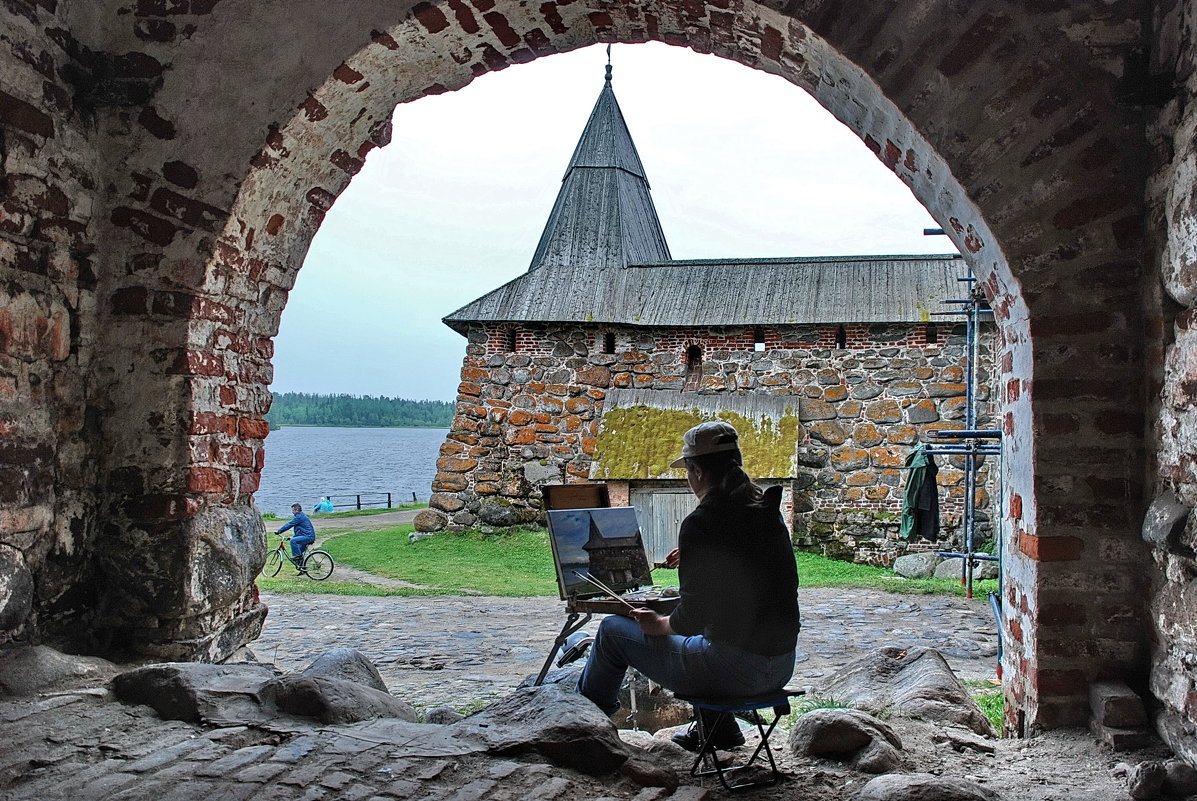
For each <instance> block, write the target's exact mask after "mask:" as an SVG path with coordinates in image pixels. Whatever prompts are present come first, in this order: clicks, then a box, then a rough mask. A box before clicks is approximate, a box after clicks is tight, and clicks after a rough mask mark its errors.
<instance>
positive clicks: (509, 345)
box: [503, 326, 515, 353]
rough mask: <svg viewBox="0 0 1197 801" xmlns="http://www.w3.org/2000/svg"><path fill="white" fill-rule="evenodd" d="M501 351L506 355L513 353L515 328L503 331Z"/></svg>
mask: <svg viewBox="0 0 1197 801" xmlns="http://www.w3.org/2000/svg"><path fill="white" fill-rule="evenodd" d="M503 350H505V351H507V352H508V353H515V328H514V326H513V327H511V328H505V329H503Z"/></svg>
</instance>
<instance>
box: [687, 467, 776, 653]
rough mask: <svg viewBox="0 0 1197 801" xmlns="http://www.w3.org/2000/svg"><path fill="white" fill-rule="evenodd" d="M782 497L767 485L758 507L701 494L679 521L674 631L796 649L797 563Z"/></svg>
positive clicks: (753, 648)
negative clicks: (781, 507)
mask: <svg viewBox="0 0 1197 801" xmlns="http://www.w3.org/2000/svg"><path fill="white" fill-rule="evenodd" d="M780 502H781V488H780V487H770V488H769V490H767V491H766V494H765V499H764V501H763V502H762V503H761V505H759V506H744V505H737V504H730V503H727V502H725V501H719V500H704V501H703V502H702V503H701V504H699V506H698V508H697V509H695V510H694V511H693V512H691V513H690V514H689V515H688V516H687V517H686V519H685V520H683V521H682V529H681V534H680V536H679V537H678V550H679V553H680V555H681V563H680V565H679V566H678V578H679V583H680V585H681V586H680V590H681V601H680V603H679V604H678V605H677V607H676V608H675V609H674V610H673V613H672V614H671V615H670V616H669V625H670V627H671V628H672V629H673V630H674V631H675V632H676V633H678V634H681V635H683V636H693V635H695V634H702V635H705V636H706V638H707V639H709V640H711V641H712V642H716V643H719V642H724V643H730V644H732V645H735V646H737V647H739V648H742V649H744V650H746V651H750V652H752V653H755V654H760V655H762V656H775V655H777V654H783V653H786V652H787V651H792V650H793V649H794V645H795V644H796V642H797V639H798V629H799V621H798V568H797V565H796V564H795V562H794V549H793V546H792V545H791V543H790V533H789V531H788V530H787V529H786V526H785V522H784V521H783V520H782V517H781V512H780V511H779V505H780Z"/></svg>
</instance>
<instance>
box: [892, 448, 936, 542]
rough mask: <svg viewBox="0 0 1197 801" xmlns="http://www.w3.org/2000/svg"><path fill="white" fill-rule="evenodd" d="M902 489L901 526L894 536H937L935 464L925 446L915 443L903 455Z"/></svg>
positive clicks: (928, 538) (907, 538)
mask: <svg viewBox="0 0 1197 801" xmlns="http://www.w3.org/2000/svg"><path fill="white" fill-rule="evenodd" d="M906 468H907V470H908V471H909V472H908V473H907V475H906V492H905V493H904V495H903V496H902V527H901V528H900V529H899V531H898V536H900V537H901V538H902V539H904V540H908V541H909V540H913V539H915V538H916V537H921V538H922V539H925V540H931V541H932V542H934V541H936V540H938V539H939V487H938V486H937V482H936V477H937V476H938V475H939V467H938V466H936V464H935V457H934V456H932V455H931V454H930V453H928V452H927V446H926V445H925V444H924V445H919V446H918V447H917V448H915V449H914V450H913V451H911V452H910V455H909V456H907V457H906Z"/></svg>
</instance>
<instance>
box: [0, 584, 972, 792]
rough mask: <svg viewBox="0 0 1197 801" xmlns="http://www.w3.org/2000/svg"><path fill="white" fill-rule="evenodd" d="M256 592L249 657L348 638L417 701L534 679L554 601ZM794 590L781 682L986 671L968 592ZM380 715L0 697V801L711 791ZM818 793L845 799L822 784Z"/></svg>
mask: <svg viewBox="0 0 1197 801" xmlns="http://www.w3.org/2000/svg"><path fill="white" fill-rule="evenodd" d="M266 600H267V602H268V603H269V604H270V605H271V613H270V616H269V617H268V623H267V627H266V631H265V633H264V635H263V637H262V638H261V639H260V640H259V641H258V642H257V643H255V645H254V649H255V651H256V652H257V654H258V656H259V658H261V659H262V660H263V661H274V662H275V663H276V664H277V665H278V666H279V667H280V668H281V669H283V670H295V669H301V668H303V667H306V666H307V664H308V663H309V662H310V661H311V660H312V659H314V658H315V657H316V656H318V655H319V654H321V653H323V652H324V651H325V650H327V649H328V648H332V647H336V646H351V647H354V648H357V649H359V650H361V651H363V652H364V653H365V654H367V655H368V656H369V657H370V658H371V659H373V660H374V661H375V662H376V663H377V664H378V666H379V669H380V670H381V672H382V674H383V676H384V678H385V679H386V681H387V683H388V685H389V686H390V688H391V691H392V693H393V694H394V695H396V696H398V697H400V698H403V699H404V700H407V701H409V702H411V703H414V704H416V705H418V706H424V707H427V706H430V705H436V704H442V703H448V704H451V705H455V706H462V705H468V704H469V703H470V702H471V701H475V702H476V701H480V700H486V699H489V698H493V697H497V696H501V695H505V694H506V693H507V692H508V691H509V690H510V689H511V688H512V687H513V686H514V685H515V684H516V683H518V682H519V681H520V680H521V679H523V678H524V677H525V676H527V675H528V674H531V673H535V672H536V670H537V669H538V668H539V666H540V664H541V662H542V660H543V658H544V655H545V653H546V652H547V650H548V648H549V645H550V643H551V641H552V638H553V636H554V634H555V632H556V630H557V629H558V628H559V627H560V624H561V622H562V620H563V609H562V606H561V604H560V602H558V601H556V600H555V599H548V598H544V599H496V598H457V597H423V598H349V597H343V596H315V595H312V596H306V595H287V596H266ZM801 600H802V603H803V632H802V636H801V638H800V653H799V656H798V665H797V671H796V673H795V684H798V685H801V684H806V683H814V682H817V680H818V679H819V678H821V677H822V676H824V675H825V674H826V673H827V672H828V671H830V670H833V669H834V668H835V667H836V666H838V665H840V664H843V663H844V662H847V661H849V660H851V659H853V658H855V657H856V656H858V655H860V654H861V653H863V652H864V651H866V650H868V649H871V648H874V647H878V646H881V645H886V644H901V645H903V646H907V647H912V646H915V645H929V646H933V647H936V648H939V649H940V650H942V651H943V652H944V653H945V654H947V655H948V657H949V661H951V663H952V665H953V667H954V668H955V669H956V671H957V673H958V674H959V675H960V676H961V677H962V678H985V677H988V676H991V675H992V674H993V666H994V651H995V648H994V626H993V622H992V620H991V618H990V617H989V611H988V608H987V607H986V605H985V604H984V603H982V602H980V601H973V602H966V601H964V600H963V599H956V598H942V597H935V596H898V595H889V594H885V593H880V592H869V591H860V590H852V591H850V592H845V591H838V590H818V589H816V590H811V589H804V590H802V594H801ZM395 726H417V727H418V728H424V727H419V726H418V724H396V723H394V722H388V721H375V722H373V723H365V724H357V725H355V726H341V727H319V728H318V727H311V728H309V727H305V726H297V727H295V728H282V729H271V728H270V727H266V728H262V727H244V726H233V727H225V728H216V729H212V728H211V727H204V726H200V725H198V724H191V723H183V722H179V721H162V720H160V719H159V718H158V717H157V716H156V715H155V714H154V713H153V712H152V711H151V710H149V709H148V708H145V707H129V706H124V705H122V704H119V703H115V702H113V701H112V700H111V697H110V696H109V695H108V693H107V692H106V691H105V690H104V689H102V688H97V689H94V690H84V691H74V692H66V693H61V694H53V695H49V696H45V697H41V698H37V699H31V700H15V701H14V700H8V701H0V801H43V800H46V801H52V800H54V799H71V800H72V801H89V800H90V799H97V801H98V800H99V799H113V801H126V800H127V801H142V800H143V799H144V800H146V801H150V800H151V799H152V801H176V799H201V798H202V799H212V800H213V801H242V799H249V798H253V799H255V801H270V800H271V799H280V801H284V800H285V801H321V800H322V799H348V801H395V799H404V800H406V799H411V801H508V800H509V799H510V800H511V801H515V800H516V799H521V800H523V799H527V800H528V801H580V800H581V799H615V798H620V799H630V801H702V800H703V799H704V798H710V799H716V798H720V799H722V798H726V797H728V796H727V795H726V793H724V792H723V791H721V790H717V789H713V788H712V787H711V786H710V784H709V783H708V785H707V787H706V788H703V787H699V786H694V785H692V784H688V783H687V784H683V785H682V786H681V787H678V788H677V789H676V790H673V791H669V790H663V789H659V788H641V787H639V786H638V785H636V784H634V783H632V782H630V781H629V780H627V779H623V778H619V777H604V778H602V779H593V778H590V777H588V776H585V775H583V774H580V773H577V772H575V771H565V770H562V769H558V768H554V767H552V766H551V765H548V764H545V763H544V761H543V760H541V759H539V758H537V757H531V756H530V757H511V758H500V757H491V756H484V755H480V754H477V753H437V752H435V749H431V750H430V749H428V748H421V747H418V746H419V745H420V742H419V738H418V736H408V735H405V736H404V737H397V736H395V735H396V732H395V731H394V727H395ZM388 727H391V728H389V729H388ZM425 730H426V729H425ZM413 744H414V745H413ZM684 770H685V768H684V767H683V768H682V771H683V773H684ZM686 780H687V782H694V780H693V779H689V778H688V777H686ZM849 783H850V782H849ZM808 789H810V788H809V787H808ZM792 792H794V788H793V787H791V788H790V789H788V790H787V789H784V786H783V787H781V788H779V789H778V791H777V792H776V793H768V794H766V795H767V796H768V797H769V798H771V799H776V798H781V797H783V796H784V797H786V798H789V797H791V796H790V795H789V794H790V793H792ZM845 792H846V790H845ZM762 797H764V796H762ZM819 797H820V798H830V797H835V798H841V797H847V796H841V795H840V793H839V792H838V791H836V792H835V793H834V794H833V795H831V796H829V795H823V794H820V795H819Z"/></svg>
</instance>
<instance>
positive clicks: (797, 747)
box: [790, 709, 903, 773]
mask: <svg viewBox="0 0 1197 801" xmlns="http://www.w3.org/2000/svg"><path fill="white" fill-rule="evenodd" d="M790 750H791V751H792V752H794V754H796V755H798V756H809V757H818V758H825V759H834V760H837V761H839V762H844V763H846V764H847V765H848V766H849V767H851V768H853V769H855V770H859V771H861V772H863V773H888V772H890V771H892V770H898V769H900V768H901V767H903V759H902V754H901V750H902V741H901V740H900V739H899V738H898V735H897V734H896V733H894V730H893V729H891V728H890V727H889V726H888V725H886V724H885V723H883V722H881V721H880V720H878V719H877V718H875V717H873V716H872V715H870V714H868V713H867V712H862V711H860V710H859V709H813V710H811V711H810V712H807V713H806V714H805V715H803V716H802V717H800V718H798V722H797V723H795V724H794V728H793V729H792V730H791V731H790Z"/></svg>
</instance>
